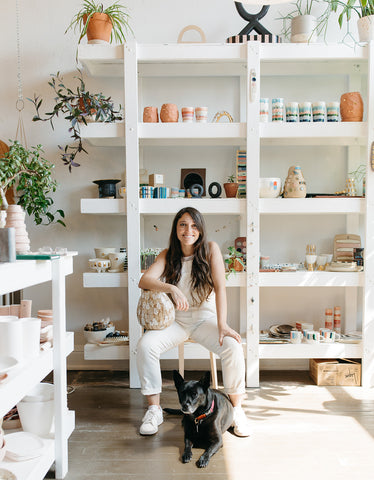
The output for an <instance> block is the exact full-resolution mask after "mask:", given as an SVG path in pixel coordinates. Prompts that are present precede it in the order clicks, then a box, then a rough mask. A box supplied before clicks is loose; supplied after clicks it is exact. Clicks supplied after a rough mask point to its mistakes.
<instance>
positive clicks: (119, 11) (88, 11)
mask: <svg viewBox="0 0 374 480" xmlns="http://www.w3.org/2000/svg"><path fill="white" fill-rule="evenodd" d="M94 13H105V14H106V15H108V17H109V19H110V21H111V23H112V27H113V29H112V33H111V36H110V43H112V41H113V38H114V39H115V40H117V42H119V43H125V42H126V35H125V33H126V34H129V33H131V34H132V35H133V34H134V32H133V31H132V28H131V27H130V24H129V18H130V16H129V14H128V13H127V12H126V7H124V6H123V5H121V4H120V2H118V1H116V2H114V3H113V4H112V5H110V6H109V7H107V8H105V9H104V6H103V4H102V3H96V2H95V1H94V0H84V1H83V6H82V8H81V9H80V10H79V12H78V13H77V14H75V15H74V17H73V19H72V21H71V22H70V24H69V26H68V28H67V29H66V31H65V33H66V32H68V31H69V30H70V29H73V30H74V32H75V31H76V30H77V29H78V30H79V40H78V44H79V43H80V42H81V40H82V38H83V37H84V36H85V35H86V33H87V27H88V23H89V21H90V19H91V17H92V15H93V14H94Z"/></svg>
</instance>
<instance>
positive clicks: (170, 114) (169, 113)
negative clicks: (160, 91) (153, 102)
mask: <svg viewBox="0 0 374 480" xmlns="http://www.w3.org/2000/svg"><path fill="white" fill-rule="evenodd" d="M160 118H161V122H166V123H168V122H177V121H178V118H179V112H178V107H177V106H176V105H175V103H164V104H163V105H162V107H161V112H160Z"/></svg>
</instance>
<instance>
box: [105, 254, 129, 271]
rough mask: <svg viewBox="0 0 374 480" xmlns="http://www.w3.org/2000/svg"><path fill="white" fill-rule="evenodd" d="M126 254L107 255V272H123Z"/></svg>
mask: <svg viewBox="0 0 374 480" xmlns="http://www.w3.org/2000/svg"><path fill="white" fill-rule="evenodd" d="M125 260H126V252H115V253H110V254H109V261H110V269H109V272H111V273H117V272H123V271H124V268H125Z"/></svg>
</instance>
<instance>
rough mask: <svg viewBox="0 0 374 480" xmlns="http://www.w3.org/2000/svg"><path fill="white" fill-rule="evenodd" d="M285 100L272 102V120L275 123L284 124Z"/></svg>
mask: <svg viewBox="0 0 374 480" xmlns="http://www.w3.org/2000/svg"><path fill="white" fill-rule="evenodd" d="M283 107H284V100H283V98H273V99H272V101H271V119H272V121H273V122H283V120H284V118H283Z"/></svg>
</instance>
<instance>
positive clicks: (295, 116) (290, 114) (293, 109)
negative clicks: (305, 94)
mask: <svg viewBox="0 0 374 480" xmlns="http://www.w3.org/2000/svg"><path fill="white" fill-rule="evenodd" d="M298 120H299V104H298V103H297V102H288V103H286V122H297V121H298Z"/></svg>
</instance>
